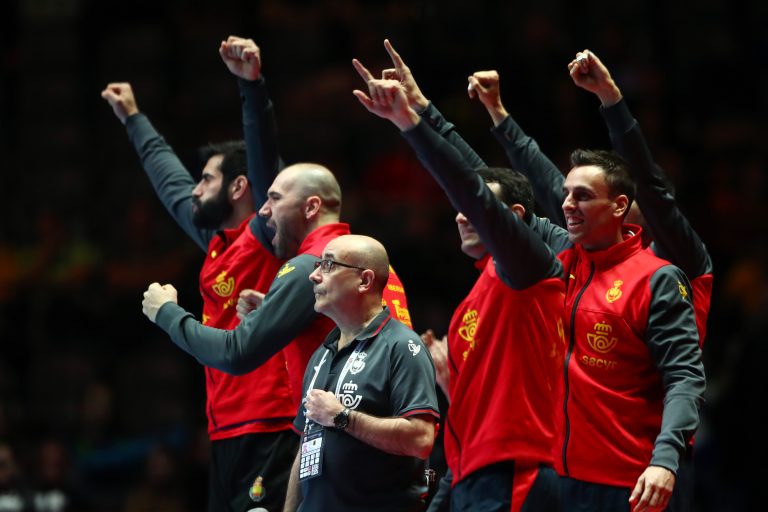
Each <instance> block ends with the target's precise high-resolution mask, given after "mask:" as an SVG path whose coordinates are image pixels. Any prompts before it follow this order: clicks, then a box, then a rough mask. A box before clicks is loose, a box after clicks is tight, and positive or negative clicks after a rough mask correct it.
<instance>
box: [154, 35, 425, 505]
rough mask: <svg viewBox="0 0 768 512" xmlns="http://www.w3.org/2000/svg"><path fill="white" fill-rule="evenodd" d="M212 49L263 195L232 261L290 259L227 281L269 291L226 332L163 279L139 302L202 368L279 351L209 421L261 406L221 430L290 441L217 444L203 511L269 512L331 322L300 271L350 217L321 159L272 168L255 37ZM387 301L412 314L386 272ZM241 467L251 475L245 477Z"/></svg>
mask: <svg viewBox="0 0 768 512" xmlns="http://www.w3.org/2000/svg"><path fill="white" fill-rule="evenodd" d="M219 53H220V54H221V57H222V59H223V61H224V63H225V64H226V65H227V67H228V68H229V69H230V71H232V73H233V74H235V75H236V76H237V77H238V78H239V80H238V84H239V87H240V93H241V98H242V104H243V129H244V139H245V146H246V157H247V158H246V160H247V171H248V182H249V183H250V184H251V186H252V188H253V189H254V190H255V191H256V192H257V193H259V194H260V195H261V197H262V199H261V200H260V201H259V202H254V204H255V205H256V207H257V208H258V207H259V206H260V207H261V208H260V210H259V214H258V215H256V216H255V221H254V223H255V222H256V221H258V227H259V229H251V230H248V231H247V232H246V233H245V235H244V237H243V240H244V242H245V243H247V244H249V247H250V251H249V252H248V253H242V257H241V258H240V259H239V260H238V261H236V262H235V263H236V264H245V263H247V262H251V261H255V260H256V259H258V258H267V257H271V258H275V257H276V258H279V259H280V260H287V261H285V263H284V264H282V266H279V267H271V268H268V267H266V266H263V267H259V268H260V269H261V273H262V275H261V277H264V278H266V286H265V287H264V288H260V287H258V286H256V285H257V284H259V282H257V281H256V280H253V281H252V282H251V283H248V282H244V283H241V282H240V281H238V282H237V283H234V284H236V285H237V286H238V291H240V290H241V288H240V285H241V284H243V285H245V286H246V287H247V286H250V287H252V288H255V289H256V291H257V292H262V293H263V292H266V294H265V295H262V297H263V300H260V301H259V307H258V309H256V310H255V311H251V312H249V313H247V314H246V313H244V314H243V315H242V317H243V319H242V321H241V323H240V324H239V325H237V326H236V327H235V326H234V325H233V326H231V327H227V328H228V329H233V330H221V329H216V328H213V327H220V326H210V324H208V323H207V322H206V320H207V319H206V317H205V315H204V316H203V321H202V323H201V322H198V321H197V320H196V319H195V318H194V317H193V316H192V314H191V313H189V312H187V311H185V310H184V309H182V308H181V307H179V306H178V304H176V302H177V299H176V292H175V290H174V289H173V287H172V286H170V285H166V286H162V287H161V286H160V285H159V284H157V283H154V284H152V285H150V287H149V289H148V290H147V292H146V293H145V300H144V303H143V306H144V312H145V314H147V316H148V317H149V318H150V320H152V321H153V322H156V323H157V324H158V325H159V326H160V327H162V328H163V329H164V330H165V331H166V332H167V333H168V334H169V335H170V336H171V339H172V341H173V342H174V343H175V344H176V345H178V346H179V347H180V348H182V350H184V351H186V352H187V353H189V354H190V355H192V356H193V357H195V358H196V359H197V360H198V361H199V362H200V363H202V364H204V365H206V366H208V367H209V370H208V371H211V372H214V371H220V372H224V373H225V374H231V375H242V374H245V373H247V372H250V371H251V370H254V369H256V368H262V367H263V365H265V364H266V363H267V362H269V361H271V360H272V358H273V357H275V356H276V355H279V356H280V357H281V358H282V360H281V362H280V364H279V365H275V366H274V367H270V369H269V370H268V371H264V372H262V374H263V376H261V377H260V382H259V385H258V386H257V387H256V389H254V390H252V392H251V393H249V394H248V395H245V396H235V395H231V396H227V395H226V393H224V394H223V396H222V400H221V403H220V405H221V407H220V408H219V409H218V413H219V415H217V416H216V417H215V418H214V420H215V419H217V418H220V417H221V416H220V414H222V413H230V414H231V413H232V412H233V411H248V412H249V413H251V412H252V411H263V413H264V414H262V415H260V416H258V418H260V419H258V420H257V421H255V422H247V423H242V424H236V425H227V428H226V432H227V434H229V435H232V436H236V435H238V433H239V432H243V431H249V430H250V431H252V430H253V429H259V430H260V431H274V430H277V429H279V430H280V432H281V433H282V434H285V433H287V435H288V436H290V438H291V439H289V440H283V439H281V443H280V444H279V446H277V445H275V446H273V447H271V449H266V450H260V451H259V452H258V453H253V452H251V451H247V450H243V449H242V447H241V446H239V445H238V444H237V441H233V442H231V443H226V444H225V443H216V444H217V445H219V446H218V448H217V447H214V450H213V451H212V461H211V476H212V479H214V478H215V479H216V481H215V482H214V481H212V487H211V488H212V492H215V493H217V494H219V495H223V496H224V497H223V498H222V499H219V500H216V501H217V504H216V505H214V504H211V505H210V507H209V511H210V510H227V511H233V512H235V511H240V510H243V511H244V510H248V509H250V508H252V507H253V506H259V507H263V508H266V509H268V510H270V511H275V510H280V509H281V508H282V505H283V504H282V501H283V499H284V497H285V488H286V487H285V486H286V484H287V481H288V472H289V469H290V464H291V457H292V456H293V454H294V453H295V451H296V446H297V444H296V443H297V441H298V438H297V437H296V436H295V434H294V433H293V431H292V430H291V423H292V420H293V418H294V416H295V412H296V408H297V407H298V405H299V403H300V401H301V380H302V376H303V374H304V369H305V367H306V364H307V360H308V359H309V357H310V355H311V354H312V352H313V351H314V350H315V349H316V348H317V347H318V346H319V345H320V344H321V342H322V340H323V339H324V337H325V335H326V334H327V333H328V332H329V331H330V330H331V329H332V327H333V323H332V322H331V321H330V320H329V319H328V318H327V317H324V316H322V315H320V314H318V313H316V312H315V311H314V309H313V304H314V295H313V293H312V286H311V283H309V282H308V280H307V276H308V275H309V273H310V272H311V271H312V270H313V269H314V263H315V262H316V261H317V258H318V257H319V256H320V254H321V252H322V250H323V248H324V247H325V245H326V244H327V243H328V241H330V240H332V239H334V238H336V237H337V236H341V235H345V234H349V225H348V224H345V223H341V222H339V219H340V213H341V201H342V197H341V190H340V188H339V184H338V182H337V181H336V179H335V177H334V176H333V174H332V173H331V171H330V170H328V169H327V168H325V167H323V166H322V165H319V164H312V163H300V164H295V165H292V166H290V167H287V168H285V169H283V170H282V171H281V172H279V173H278V170H279V169H281V168H282V167H283V161H282V159H281V158H280V156H279V154H278V151H277V145H276V143H275V142H274V141H275V126H274V117H273V116H274V114H273V108H272V103H271V102H270V101H269V98H268V97H267V94H266V86H265V81H264V77H263V76H262V75H261V55H260V52H259V49H258V47H257V46H256V45H255V43H254V42H253V41H251V40H250V39H242V38H238V37H234V36H233V37H230V38H229V39H227V41H223V42H222V44H221V47H220V49H219ZM216 238H217V239H218V237H216ZM223 240H224V242H223V243H224V247H225V248H226V247H228V243H229V240H228V239H226V238H224V239H223ZM231 252H232V249H231V248H229V249H227V253H228V254H231ZM209 257H210V258H213V259H214V260H215V259H217V258H219V257H220V253H219V252H212V253H210V254H209ZM276 268H279V269H278V270H277V272H276V271H275V269H276ZM229 270H230V268H229V267H225V268H223V269H222V270H221V272H220V273H218V274H217V275H215V280H216V283H215V286H214V287H212V289H206V290H202V289H201V291H202V292H203V295H204V297H205V294H206V293H207V294H209V295H214V294H217V293H219V292H222V293H226V292H231V285H232V284H233V283H232V276H231V273H230V272H229ZM240 293H242V292H240ZM254 293H255V292H254ZM230 297H232V298H233V300H232V301H228V302H227V303H226V305H225V307H224V309H225V310H226V312H227V313H229V314H232V315H233V316H234V314H235V310H236V301H237V299H238V296H237V293H234V294H232V295H230ZM384 301H385V302H386V304H388V305H389V306H390V307H391V308H392V309H393V310H394V311H397V312H398V313H399V315H398V316H399V317H400V318H404V319H406V320H409V318H410V316H409V313H408V309H407V301H406V298H405V292H404V290H403V286H402V283H400V281H399V279H398V278H397V276H396V274H395V273H394V272H392V273H390V278H389V283H388V286H387V287H386V290H385V293H384ZM275 401H279V402H280V404H281V406H280V407H279V408H278V407H274V406H271V405H269V404H270V403H272V402H275ZM269 464H272V465H274V466H275V467H276V468H277V467H278V466H279V468H280V470H279V471H277V470H276V471H273V472H270V473H266V474H265V473H258V472H255V471H254V468H259V467H263V466H264V465H269ZM246 469H248V470H249V471H248V472H247V473H248V474H249V475H250V476H249V477H246V476H244V475H245V474H246V471H245V470H246ZM259 477H262V478H261V479H259ZM257 480H258V484H257V483H256V482H257ZM254 501H256V502H258V504H254ZM222 503H224V504H223V505H222Z"/></svg>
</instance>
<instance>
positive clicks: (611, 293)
mask: <svg viewBox="0 0 768 512" xmlns="http://www.w3.org/2000/svg"><path fill="white" fill-rule="evenodd" d="M623 284H624V281H622V280H621V279H617V280H616V281H614V282H613V288H608V291H607V292H605V300H607V301H608V302H610V303H614V302H616V301H617V300H619V299H620V298H621V290H620V289H619V287H620V286H621V285H623Z"/></svg>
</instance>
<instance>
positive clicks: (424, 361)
mask: <svg viewBox="0 0 768 512" xmlns="http://www.w3.org/2000/svg"><path fill="white" fill-rule="evenodd" d="M388 277H389V262H388V258H387V253H386V250H385V249H384V246H382V245H381V244H380V243H379V242H378V241H376V240H374V239H373V238H369V237H365V236H357V235H346V236H340V237H338V238H335V239H334V240H332V241H331V242H329V243H328V245H327V246H326V247H325V250H324V251H323V254H322V260H320V261H318V262H316V263H315V270H314V271H313V272H312V273H311V274H310V276H309V281H308V282H311V284H312V286H313V288H314V296H315V304H314V309H315V311H317V312H318V313H322V314H324V315H326V316H328V317H329V318H331V319H332V320H333V321H334V323H335V324H336V328H335V329H334V330H333V331H332V332H331V333H330V334H329V335H328V336H327V337H326V339H325V342H324V343H323V345H322V346H321V347H319V348H318V349H317V351H315V353H314V355H313V356H312V358H311V360H310V361H309V364H308V366H307V371H306V373H305V374H304V384H303V389H304V396H305V398H304V402H303V404H302V406H301V407H299V411H298V415H297V416H296V420H295V421H294V428H295V429H296V430H297V431H298V432H299V433H302V441H301V446H300V448H299V450H298V452H297V454H296V459H295V461H294V465H293V469H292V471H291V477H290V483H289V485H288V496H287V499H286V507H285V510H286V511H294V510H297V508H298V509H299V510H301V511H303V512H311V511H325V510H347V511H358V510H359V511H377V510H381V511H385V510H386V511H389V510H404V511H410V510H413V511H415V510H422V509H423V505H424V501H423V498H424V496H425V495H426V492H427V487H426V482H425V479H424V469H425V459H426V458H427V457H428V456H429V453H430V451H431V450H432V445H433V443H434V440H435V434H436V421H437V419H438V418H439V413H438V408H437V395H436V390H435V385H434V382H435V369H434V366H433V365H432V359H431V358H430V356H429V351H428V350H427V349H426V347H424V345H423V344H422V342H421V339H420V338H419V336H418V335H417V334H416V333H415V332H413V331H412V330H411V329H409V328H408V327H406V326H405V325H403V324H402V323H401V322H399V321H397V319H395V318H394V317H393V316H392V314H391V312H390V311H389V310H388V309H384V310H382V309H381V300H382V292H383V291H384V290H385V289H386V287H387V280H388ZM361 464H364V465H363V466H361ZM358 470H359V472H357V473H356V471H358Z"/></svg>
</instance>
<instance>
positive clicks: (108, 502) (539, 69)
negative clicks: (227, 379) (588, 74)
mask: <svg viewBox="0 0 768 512" xmlns="http://www.w3.org/2000/svg"><path fill="white" fill-rule="evenodd" d="M0 5H1V7H0V148H2V165H1V166H0V169H2V170H1V171H0V191H2V200H1V201H0V219H2V220H1V221H0V511H4V510H15V509H14V508H4V507H10V506H12V505H13V504H12V503H9V502H8V501H6V500H5V499H4V496H5V494H4V493H5V492H6V491H7V490H8V489H12V488H18V489H23V490H24V492H26V493H27V495H28V496H29V499H30V503H33V504H34V507H35V510H37V511H41V512H42V511H47V512H58V511H62V510H64V508H62V504H63V503H65V502H67V503H69V508H67V510H70V511H72V510H124V511H138V510H163V511H175V510H186V511H195V510H203V509H204V504H205V499H204V496H203V494H204V492H205V487H206V486H205V482H206V478H207V473H206V467H207V460H206V457H207V454H208V448H207V445H206V443H207V442H208V441H207V436H206V434H205V415H204V408H203V404H204V397H205V392H204V380H203V372H202V370H201V367H200V366H199V365H198V364H197V363H196V362H195V361H194V360H193V359H192V358H190V357H189V356H187V355H185V354H183V353H182V352H181V351H179V350H178V349H176V348H175V347H174V346H173V345H172V344H171V343H170V341H169V340H168V339H167V338H166V337H165V335H164V334H162V332H161V331H160V330H159V329H157V328H156V327H155V326H153V325H152V324H150V322H149V321H148V320H147V319H146V318H145V317H144V316H143V315H142V314H141V297H142V293H143V291H144V290H145V289H146V287H147V285H148V284H149V283H150V282H152V281H159V282H161V283H173V284H174V285H175V286H176V287H177V288H178V289H179V300H180V303H181V304H182V305H183V306H185V307H186V308H187V309H189V310H191V311H199V309H200V307H201V305H202V302H201V300H200V297H199V294H198V291H197V272H198V271H199V268H200V265H201V263H202V259H203V254H202V252H200V251H199V249H198V248H197V247H196V246H194V245H193V244H192V242H191V241H190V240H188V239H187V238H186V236H185V235H183V233H182V232H181V231H180V229H178V228H177V226H176V225H175V224H174V223H173V221H172V220H171V219H170V217H169V216H168V215H167V214H166V212H165V211H164V210H163V208H162V206H161V205H160V203H159V201H158V200H157V199H156V198H155V195H154V192H153V191H152V189H151V187H150V185H149V183H148V181H147V179H146V176H145V175H144V172H143V171H142V169H141V167H140V164H139V162H138V159H137V158H136V156H135V154H134V153H133V151H132V149H131V147H130V145H129V143H128V141H127V138H126V136H125V131H124V129H123V127H122V125H120V123H119V122H118V121H117V120H116V119H115V117H114V115H113V114H112V111H111V109H110V108H109V106H108V105H107V104H106V103H105V102H104V101H103V100H102V99H101V98H100V96H99V93H100V91H101V90H102V89H103V88H104V86H105V85H106V84H107V83H108V82H112V81H130V82H131V83H132V84H133V88H134V91H135V93H136V97H137V101H138V104H139V108H140V109H141V110H142V111H143V112H145V113H146V114H147V115H148V116H149V118H150V119H151V120H152V121H153V123H154V124H155V126H156V127H157V128H158V130H160V132H161V133H163V134H164V135H165V136H166V139H167V140H168V141H169V143H170V144H171V145H172V146H173V147H174V148H175V149H176V151H177V153H178V154H179V156H180V157H181V158H182V160H183V161H184V162H185V163H186V164H187V166H188V168H190V169H191V170H193V171H194V172H196V173H197V172H199V169H200V167H201V165H200V162H198V161H197V160H196V148H197V147H198V146H201V145H203V144H205V143H207V142H211V141H214V142H215V141H221V140H227V139H236V138H240V137H241V125H240V105H239V99H238V92H237V85H236V82H235V79H234V78H233V76H232V75H231V74H230V73H229V72H228V71H227V70H226V68H225V67H224V65H223V64H222V63H221V61H220V58H219V56H218V53H217V49H218V45H219V42H220V41H221V40H222V39H225V38H226V37H227V36H228V35H231V34H235V35H240V36H244V37H251V38H253V39H254V40H255V41H256V42H257V44H259V45H260V47H261V49H262V57H263V63H264V64H263V70H264V75H265V77H266V79H267V83H268V87H269V90H270V93H271V96H272V99H273V101H274V103H275V106H276V112H277V122H278V126H279V134H280V145H281V152H282V154H283V157H284V158H285V160H286V161H287V162H289V163H294V162H298V161H317V162H320V163H323V164H325V165H327V166H328V167H329V168H331V169H332V170H334V171H335V173H336V174H337V176H338V178H339V181H340V183H341V186H342V189H343V191H344V206H343V213H342V220H343V221H346V222H349V223H350V224H351V226H352V230H353V231H355V232H359V233H367V234H370V235H372V236H374V237H376V238H378V239H380V240H382V241H383V242H384V243H385V245H386V246H387V248H388V250H389V252H390V257H391V259H392V261H393V264H394V266H395V267H396V268H397V270H398V273H399V274H400V277H401V278H402V280H403V282H404V284H405V288H406V292H407V294H408V301H409V306H410V310H411V314H412V319H413V323H414V328H415V330H416V331H417V332H423V331H424V330H426V329H427V328H433V329H434V330H435V331H436V332H437V333H439V334H440V335H442V334H443V333H444V332H445V330H446V328H447V324H448V320H449V318H450V314H451V312H452V310H453V307H454V306H455V305H456V304H457V303H458V302H459V300H460V299H461V298H462V297H463V295H464V294H465V293H466V292H467V291H468V289H469V287H470V286H471V283H472V282H473V280H474V273H475V269H474V267H473V265H472V263H471V261H470V260H469V259H468V258H466V257H465V256H463V255H462V254H461V253H460V251H459V244H458V243H457V241H458V238H457V237H458V235H457V234H456V228H455V223H454V221H453V217H454V212H453V211H452V209H451V207H450V205H449V204H448V202H447V200H446V199H445V198H444V196H443V194H442V192H441V191H440V190H439V189H438V188H437V186H436V185H435V184H434V183H432V182H431V180H430V178H429V177H428V175H427V174H426V173H425V172H424V171H423V169H421V167H420V165H419V163H418V162H417V161H416V159H415V157H414V156H413V154H412V152H411V151H410V149H409V148H408V147H407V145H406V144H405V143H404V141H403V140H402V139H401V138H400V136H399V135H398V133H397V132H396V130H395V129H394V128H393V127H392V126H391V124H390V123H387V122H385V121H382V120H379V119H377V118H374V117H373V116H372V115H371V114H369V113H368V112H367V111H365V109H364V108H363V107H362V106H360V105H359V104H358V103H357V100H356V99H355V98H354V97H353V96H352V94H351V91H352V89H354V88H357V87H361V86H362V85H363V84H362V83H361V82H360V79H359V77H358V76H357V74H356V73H355V71H354V70H353V69H352V66H351V64H350V60H351V59H352V58H353V57H357V58H359V59H360V60H361V61H363V62H364V63H365V64H366V65H368V67H369V68H371V69H372V70H374V73H378V72H379V71H380V70H381V69H382V68H383V67H388V61H387V59H386V57H387V56H386V53H385V52H384V49H383V46H382V41H383V40H384V38H385V37H386V38H389V39H390V40H391V41H392V43H393V44H394V46H395V48H396V49H397V50H398V51H399V52H400V54H401V55H402V56H403V58H404V59H405V61H406V63H407V64H408V65H409V66H410V67H411V70H412V71H413V73H414V76H415V77H416V80H417V81H418V82H419V84H420V85H421V87H422V90H423V91H424V92H425V94H426V95H427V97H429V98H430V99H431V100H433V102H434V103H435V104H436V105H437V106H438V108H440V109H441V110H442V111H443V112H444V113H445V114H446V116H447V117H448V118H449V119H450V120H451V121H453V122H454V123H455V124H456V125H457V127H458V129H459V131H460V133H461V134H462V135H463V136H464V137H465V138H466V139H467V140H468V141H469V142H470V143H471V144H472V145H473V147H475V149H476V150H477V151H478V153H479V154H480V155H481V156H482V157H483V158H484V159H485V160H486V161H487V162H488V163H489V164H492V165H505V164H506V162H507V161H506V157H505V155H504V154H503V152H502V151H501V149H500V147H499V146H498V145H497V143H496V141H495V140H494V139H493V137H492V136H491V135H490V134H489V133H488V130H489V128H490V127H491V122H490V119H488V117H487V115H486V114H485V112H484V109H483V108H482V107H481V106H480V105H479V103H477V102H476V101H470V100H469V99H468V98H467V94H466V84H467V82H466V77H467V76H468V75H469V74H471V73H472V72H474V71H477V70H482V69H497V70H498V71H499V73H500V75H501V90H502V97H503V99H504V101H505V105H506V107H507V108H508V110H509V111H510V113H511V114H512V116H513V117H515V118H516V119H517V121H518V122H519V123H520V124H521V126H522V127H523V128H524V129H525V130H526V131H527V132H528V133H529V134H530V135H531V136H533V137H534V138H536V139H537V140H538V142H539V144H540V146H541V147H542V149H543V150H544V151H545V152H546V153H547V154H548V155H549V156H550V157H551V158H552V160H553V161H555V163H557V164H558V165H559V166H560V168H561V169H563V170H566V169H567V168H568V155H569V153H570V151H571V150H572V149H573V148H576V147H593V148H607V147H609V146H610V142H609V140H608V137H607V131H606V129H605V127H604V125H603V123H602V120H601V118H600V116H599V114H598V104H597V101H596V99H595V98H594V97H593V96H592V95H590V94H588V93H586V92H584V91H582V90H580V89H577V88H576V87H575V86H574V85H573V84H572V82H571V80H570V78H569V77H568V73H567V69H566V64H567V63H568V62H569V61H570V60H571V59H572V58H573V57H574V55H575V53H576V52H577V51H580V50H582V49H584V48H589V49H590V50H592V51H594V52H595V53H596V54H597V55H599V56H600V58H601V59H602V60H603V62H604V63H605V64H606V65H607V66H608V67H609V69H611V71H612V73H613V75H614V77H615V78H616V80H617V82H618V84H619V86H620V87H621V89H622V91H623V93H624V95H625V97H626V98H627V100H628V102H629V106H630V108H631V109H632V110H633V112H634V114H635V116H636V117H637V118H638V120H639V121H640V124H641V126H642V127H643V130H644V132H645V135H646V137H647V139H648V141H649V144H650V146H651V149H652V151H653V152H654V156H655V158H656V159H657V161H658V162H659V163H660V164H661V166H662V167H663V168H664V169H665V170H666V171H667V173H668V174H669V176H670V177H671V180H672V182H673V183H674V186H675V188H676V190H677V197H678V199H679V201H680V204H681V207H682V209H683V211H684V212H685V213H686V214H687V215H688V217H689V218H690V219H691V222H692V224H693V226H694V227H695V228H696V230H697V231H698V232H699V234H700V235H701V237H702V238H703V240H704V241H705V243H706V244H707V246H708V248H709V250H710V252H711V254H712V257H713V260H714V275H715V281H714V283H715V288H714V294H713V305H712V310H711V315H710V318H709V323H708V326H709V332H708V336H707V342H706V344H705V347H704V359H705V366H706V370H707V378H708V390H707V394H706V396H707V401H706V404H705V406H704V409H703V425H702V428H701V429H700V431H699V432H698V434H697V436H696V440H697V452H696V461H697V462H696V464H697V506H696V510H698V511H718V512H719V511H738V510H756V509H755V508H753V506H754V505H753V504H754V503H756V502H757V501H756V500H757V498H758V496H759V495H760V492H759V487H758V485H759V483H760V481H761V480H762V478H761V477H762V476H763V475H765V473H766V470H765V469H763V468H762V467H761V466H762V465H763V461H764V460H766V456H768V449H766V447H767V445H766V442H765V440H763V439H762V435H761V433H762V432H763V431H764V428H765V421H764V420H763V414H764V408H765V407H766V405H768V400H766V397H767V396H768V378H766V376H765V375H763V372H764V371H765V369H766V367H768V357H767V356H768V344H766V342H765V339H766V337H765V334H766V330H768V272H767V271H766V262H768V258H767V256H768V239H767V238H766V234H768V231H767V230H766V228H765V227H764V223H765V220H764V219H765V217H766V213H768V212H767V210H768V206H766V205H767V203H766V201H765V198H766V192H768V177H767V176H768V175H767V174H766V170H768V147H767V146H766V141H767V140H768V125H767V124H766V122H765V116H766V114H768V109H767V108H766V107H768V3H766V2H759V1H758V0H754V1H749V0H747V1H742V0H732V1H730V2H725V1H717V0H701V1H699V2H696V3H690V2H678V1H675V0H673V1H661V0H626V1H622V2H617V1H607V0H582V1H579V0H572V1H566V0H539V1H536V2H531V1H510V0H507V1H502V0H485V1H482V2H462V3H461V4H458V3H456V4H454V3H453V2H441V1H438V0H412V1H401V0H396V1H383V0H380V1H379V0H368V1H352V0H322V1H314V2H313V1H307V0H264V1H258V0H251V1H243V0H232V1H230V2H225V3H215V4H214V3H213V2H203V1H200V0H193V1H190V2H182V1H178V0H172V1H168V2H158V1H156V0H155V1H149V0H137V1H134V2H130V3H126V4H113V3H105V2H95V1H88V0H56V1H53V0H16V1H13V0H11V1H4V2H2V3H0ZM755 466H756V467H757V469H753V468H755ZM64 497H66V499H64Z"/></svg>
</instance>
